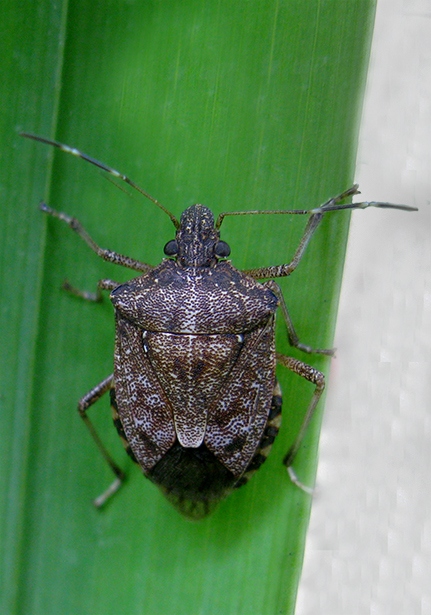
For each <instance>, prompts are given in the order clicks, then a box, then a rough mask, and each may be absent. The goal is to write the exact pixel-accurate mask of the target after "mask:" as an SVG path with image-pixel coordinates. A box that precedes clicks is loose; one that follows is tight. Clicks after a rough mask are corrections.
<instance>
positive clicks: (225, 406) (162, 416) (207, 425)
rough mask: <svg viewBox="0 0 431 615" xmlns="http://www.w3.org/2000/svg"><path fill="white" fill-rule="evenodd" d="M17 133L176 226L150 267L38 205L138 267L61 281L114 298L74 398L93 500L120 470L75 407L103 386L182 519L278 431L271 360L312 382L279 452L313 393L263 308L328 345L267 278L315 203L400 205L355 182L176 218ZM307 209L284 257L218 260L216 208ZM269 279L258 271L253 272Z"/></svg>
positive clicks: (223, 256) (104, 254) (336, 207)
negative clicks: (277, 205)
mask: <svg viewBox="0 0 431 615" xmlns="http://www.w3.org/2000/svg"><path fill="white" fill-rule="evenodd" d="M23 136H25V137H29V138H31V139H34V140H36V141H41V142H43V143H46V144H48V145H53V146H55V147H57V148H59V149H61V150H62V151H65V152H68V153H71V154H73V155H75V156H78V157H80V158H83V159H84V160H87V161H88V162H90V163H92V164H94V165H96V166H98V167H99V168H101V169H102V170H104V171H106V172H107V173H109V174H110V175H111V176H114V177H115V178H117V179H121V180H123V181H125V182H126V183H127V184H129V185H130V186H132V187H133V188H134V189H136V190H138V191H139V192H140V193H141V194H143V195H144V196H146V197H147V198H148V199H149V200H151V201H152V202H153V203H154V204H155V205H157V206H158V207H159V208H160V209H162V210H163V211H164V212H165V213H166V214H167V215H168V216H169V217H170V219H171V221H172V222H173V224H174V226H175V229H176V235H175V239H173V240H171V241H169V242H168V243H167V244H166V245H165V248H164V252H165V255H166V258H165V259H164V260H163V261H162V263H161V264H160V265H158V266H156V267H154V266H152V265H148V264H146V263H142V262H140V261H137V260H134V259H132V258H129V257H126V256H123V255H121V254H117V253H116V252H112V251H110V250H105V249H102V248H100V247H99V246H98V245H97V244H96V243H95V242H94V241H93V240H92V239H91V237H90V236H89V235H88V234H87V232H86V231H85V230H84V228H83V227H82V226H81V224H80V223H79V222H78V221H77V220H76V219H75V218H72V217H70V216H68V215H66V214H64V213H62V212H58V211H56V210H54V209H52V208H51V207H49V206H48V205H46V204H45V203H42V204H41V206H40V208H41V209H42V211H43V212H45V213H47V214H49V215H51V216H54V217H56V218H59V219H60V220H63V221H64V222H66V223H67V224H68V225H69V226H70V227H71V228H72V229H73V230H74V231H75V232H76V233H77V234H78V235H79V236H80V237H81V238H82V239H83V240H84V241H85V242H86V243H87V245H88V246H89V247H90V248H91V249H92V250H93V251H94V252H95V253H96V254H97V255H98V256H100V257H101V258H103V259H104V260H106V261H109V262H111V263H116V264H118V265H122V266H124V267H129V268H130V269H134V270H136V271H139V272H140V275H139V276H138V277H135V278H133V279H132V280H130V281H129V282H127V283H125V284H119V283H117V282H114V281H113V280H106V279H105V280H100V281H99V284H98V290H97V294H96V295H92V294H91V293H83V292H81V291H78V290H76V289H74V288H73V287H71V286H70V285H67V289H68V290H69V291H71V292H73V293H75V294H77V295H80V296H82V297H84V298H86V299H95V300H97V299H99V298H100V292H101V290H109V291H111V294H110V299H111V301H112V303H113V305H114V308H115V317H116V341H115V352H114V373H113V374H111V375H110V376H108V377H107V378H106V379H105V380H103V382H101V383H100V384H98V385H97V386H96V387H95V388H94V389H92V390H91V391H90V392H89V393H87V395H85V396H84V397H83V398H82V399H81V400H80V402H79V405H78V410H79V413H80V415H81V417H82V418H83V420H84V422H85V424H86V425H87V427H88V429H89V430H90V433H91V435H92V437H93V438H94V440H95V442H96V444H97V446H98V447H99V449H100V451H101V453H102V455H103V457H104V458H105V460H106V461H107V463H108V464H109V466H110V468H111V469H112V471H113V472H114V474H115V476H116V479H115V480H114V482H113V483H112V485H111V486H110V487H109V488H108V489H107V490H106V491H105V492H104V493H103V494H102V495H101V496H99V497H98V498H97V499H96V501H95V504H96V506H101V505H103V504H104V503H105V502H106V500H107V499H108V498H109V496H110V495H112V494H113V493H114V492H115V491H116V490H117V489H118V488H119V486H120V485H121V482H122V480H123V478H124V475H123V472H122V470H121V469H120V468H119V467H118V466H117V465H116V463H115V462H114V461H113V460H112V458H111V456H110V454H109V453H108V451H107V450H106V448H105V446H104V444H103V443H102V442H101V440H100V438H99V436H98V434H97V432H96V431H95V429H94V427H93V424H92V423H91V421H90V419H89V417H88V415H87V410H88V408H89V407H90V406H91V405H92V404H94V403H95V402H96V401H97V400H98V399H99V398H100V397H101V396H102V395H103V394H104V393H107V392H108V391H109V392H110V396H111V405H112V409H113V417H114V423H115V426H116V428H117V430H118V433H119V435H120V436H121V438H122V440H123V443H124V445H125V447H126V450H127V452H128V453H129V454H130V456H131V457H132V459H133V460H134V461H135V462H136V463H137V464H139V465H140V467H141V469H142V471H143V473H144V474H145V476H147V477H148V478H149V479H150V480H151V481H152V482H154V483H155V484H157V485H158V487H160V489H161V490H162V491H163V493H164V494H165V496H166V497H167V498H168V500H170V501H171V502H172V503H173V504H174V505H175V506H176V507H177V508H178V509H179V511H180V512H181V513H183V514H185V515H186V516H188V517H190V518H194V519H199V518H202V517H204V516H206V515H207V514H209V513H210V512H211V511H212V510H213V509H214V507H215V506H216V505H217V503H218V502H219V501H220V500H221V499H222V498H224V497H225V496H227V495H228V494H229V493H230V492H231V491H232V490H233V489H236V488H238V487H240V486H241V485H243V484H245V483H246V482H247V481H248V480H249V478H250V476H251V475H252V474H253V473H254V472H255V471H256V470H257V469H258V468H259V467H260V466H261V464H262V463H263V462H264V461H265V459H266V457H267V455H268V453H269V451H270V449H271V446H272V444H273V442H274V439H275V437H276V435H277V433H278V429H279V426H280V419H281V392H280V389H279V386H278V383H277V379H276V375H275V368H276V363H277V362H278V363H280V364H282V365H284V366H285V367H287V368H288V369H289V370H291V371H293V372H294V373H296V374H298V375H299V376H301V377H303V378H305V379H306V380H308V381H309V382H311V383H312V384H314V386H315V391H314V394H313V396H312V398H311V401H310V403H309V406H308V409H307V412H306V415H305V419H304V421H303V425H302V427H301V429H300V433H299V434H298V436H297V438H296V441H295V442H294V444H293V445H292V447H291V448H290V450H289V451H288V453H287V454H286V456H285V457H284V460H283V463H284V464H285V466H286V467H287V469H288V471H289V474H290V476H291V479H292V480H293V481H294V482H295V483H297V484H298V485H299V486H302V487H303V488H304V489H306V488H305V487H304V486H303V485H301V483H300V482H299V481H298V479H297V478H296V476H295V473H294V472H293V469H292V462H293V460H294V458H295V455H296V453H297V451H298V448H299V446H300V444H301V441H302V438H303V435H304V432H305V430H306V428H307V425H308V423H309V421H310V419H311V417H312V415H313V412H314V410H315V408H316V405H317V403H318V401H319V398H320V396H321V395H322V392H323V389H324V386H325V379H324V376H323V374H322V373H321V372H320V371H318V370H316V369H314V368H313V367H311V366H310V365H307V364H306V363H304V362H302V361H299V360H297V359H294V358H291V357H288V356H284V355H281V354H279V353H277V352H276V348H275V335H274V332H275V329H274V326H275V313H276V311H277V309H278V308H280V310H281V313H282V316H283V318H284V321H285V324H286V328H287V335H288V339H289V343H290V344H291V346H294V347H296V348H298V349H300V350H302V351H304V352H307V353H320V354H326V355H332V354H333V351H332V350H324V349H313V348H311V347H310V346H307V345H305V344H302V343H300V341H299V339H298V336H297V335H296V333H295V330H294V327H293V324H292V321H291V318H290V316H289V313H288V310H287V306H286V304H285V302H284V299H283V295H282V293H281V291H280V289H279V287H278V286H277V284H276V283H275V282H274V281H273V279H272V278H278V277H284V276H288V275H290V274H291V273H292V272H293V271H294V270H295V269H296V267H297V266H298V264H299V262H300V260H301V257H302V255H303V253H304V251H305V249H306V247H307V245H308V243H309V241H310V239H311V237H312V235H313V233H314V232H315V230H316V229H317V227H318V226H319V224H320V222H321V220H322V219H323V217H324V215H326V213H328V212H331V211H340V210H343V209H359V208H361V209H363V208H366V207H369V206H374V207H388V208H394V209H403V210H405V211H412V210H413V209H414V208H412V207H407V206H404V205H392V204H389V203H377V202H371V203H368V202H364V203H354V204H343V201H344V200H345V199H347V198H349V197H351V196H353V195H356V194H358V186H357V185H355V186H353V187H352V188H350V189H349V190H346V191H345V192H343V193H341V194H340V195H338V196H336V197H334V198H332V199H329V200H328V201H327V202H326V203H324V204H323V205H321V206H320V207H317V208H315V209H312V210H311V211H306V210H282V211H245V212H228V213H223V214H220V215H219V217H218V218H217V220H216V221H214V216H213V214H212V212H211V210H210V209H208V208H207V207H205V206H203V205H192V206H191V207H188V208H187V209H186V210H185V211H184V212H183V214H182V216H181V219H180V220H179V221H178V220H177V219H176V218H175V216H174V215H173V214H171V213H170V212H169V211H168V210H167V209H166V208H165V207H164V206H163V205H161V203H159V202H158V201H157V200H156V199H154V198H153V197H152V196H150V195H149V194H147V193H146V192H145V191H144V190H142V189H141V188H139V186H137V185H136V184H135V183H134V182H133V181H132V180H130V179H129V178H128V177H126V176H125V175H122V174H121V173H119V172H118V171H116V170H114V169H112V168H110V167H107V166H106V165H104V164H103V163H101V162H99V161H97V160H95V159H93V158H90V157H89V156H87V155H86V154H83V153H82V152H80V151H78V150H76V149H72V148H70V147H68V146H66V145H63V144H61V143H58V142H56V141H50V140H48V139H44V138H41V137H37V136H34V135H30V134H26V133H23ZM244 214H301V215H308V216H309V219H308V223H307V225H306V228H305V231H304V234H303V237H302V239H301V241H300V243H299V246H298V248H297V249H296V252H295V253H294V256H293V258H292V260H291V261H290V262H289V263H287V264H284V265H279V266H273V267H263V268H258V269H253V270H249V271H239V270H237V269H235V267H233V265H232V264H231V262H230V261H229V260H227V257H228V256H229V254H230V248H229V246H228V244H227V243H225V242H224V241H222V240H221V239H220V226H221V223H222V221H223V219H224V217H225V216H227V215H244ZM261 279H269V281H267V282H264V283H260V282H258V281H257V280H261Z"/></svg>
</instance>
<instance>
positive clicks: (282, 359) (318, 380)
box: [277, 353, 325, 494]
mask: <svg viewBox="0 0 431 615" xmlns="http://www.w3.org/2000/svg"><path fill="white" fill-rule="evenodd" d="M277 361H278V362H279V363H281V364H282V365H284V366H285V367H287V369H290V370H291V371H292V372H294V373H295V374H298V376H301V378H305V379H306V380H308V381H309V382H312V383H313V384H314V385H315V387H316V388H315V390H314V393H313V397H312V398H311V401H310V403H309V405H308V408H307V412H306V413H305V417H304V420H303V422H302V425H301V428H300V430H299V433H298V435H297V436H296V440H295V442H294V443H293V444H292V446H291V447H290V449H289V450H288V452H287V454H286V455H285V457H284V459H283V464H284V465H285V466H286V468H287V471H288V473H289V476H290V480H291V481H292V482H293V483H295V485H297V486H298V487H300V488H301V489H302V490H303V491H305V492H306V493H310V494H312V492H313V490H312V489H310V487H307V486H306V485H303V484H302V483H301V482H300V480H299V479H298V477H297V476H296V474H295V471H294V469H293V468H292V464H293V461H294V459H295V457H296V454H297V452H298V450H299V447H300V446H301V442H302V440H303V438H304V435H305V432H306V430H307V427H308V425H309V423H310V421H311V419H312V417H313V414H314V411H315V409H316V406H317V404H318V402H319V399H320V397H321V395H322V393H323V391H324V389H325V376H324V375H323V374H322V372H319V371H318V370H317V369H315V368H314V367H311V365H307V364H306V363H304V362H303V361H299V360H298V359H294V358H292V357H286V356H284V355H282V354H278V353H277Z"/></svg>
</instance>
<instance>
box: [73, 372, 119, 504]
mask: <svg viewBox="0 0 431 615" xmlns="http://www.w3.org/2000/svg"><path fill="white" fill-rule="evenodd" d="M113 386H114V376H113V374H111V375H110V376H108V377H107V378H105V380H102V382H100V383H99V384H98V385H96V386H95V387H94V388H93V389H91V391H89V392H88V393H87V394H86V395H84V397H82V398H81V399H80V400H79V403H78V412H79V415H80V416H81V418H82V420H83V421H84V423H85V424H86V426H87V428H88V430H89V432H90V433H91V436H92V438H93V440H94V441H95V443H96V444H97V447H98V449H99V451H100V452H101V453H102V455H103V458H104V459H105V461H106V463H107V464H108V465H109V467H110V468H111V470H112V471H113V473H114V474H115V476H116V478H115V480H114V481H113V482H112V484H111V485H110V486H109V487H108V488H107V489H106V491H104V492H103V493H102V494H101V495H99V497H97V498H96V499H95V500H94V502H93V503H94V505H95V506H96V507H97V508H100V507H101V506H103V505H104V504H105V502H106V501H107V500H108V499H109V498H110V497H111V496H112V495H113V494H114V493H115V492H116V491H118V489H119V488H120V487H121V484H122V482H123V480H124V472H123V471H122V470H121V469H120V468H119V467H118V466H117V464H116V463H115V461H114V460H113V459H112V457H111V455H110V454H109V453H108V451H107V450H106V448H105V445H104V444H103V442H102V441H101V439H100V438H99V434H98V433H97V431H96V430H95V428H94V425H93V423H92V422H91V421H90V419H89V418H88V416H87V410H88V408H89V407H90V406H92V405H93V404H94V403H96V401H97V400H98V399H100V398H101V397H102V395H104V394H105V393H107V392H108V391H109V390H110V389H112V388H113Z"/></svg>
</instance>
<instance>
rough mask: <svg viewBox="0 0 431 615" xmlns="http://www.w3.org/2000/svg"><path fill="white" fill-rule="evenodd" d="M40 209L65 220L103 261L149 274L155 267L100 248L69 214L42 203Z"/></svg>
mask: <svg viewBox="0 0 431 615" xmlns="http://www.w3.org/2000/svg"><path fill="white" fill-rule="evenodd" d="M39 208H40V209H41V211H43V212H44V213H46V214H48V215H50V216H53V217H54V218H58V219H59V220H63V222H65V223H66V224H68V225H69V226H70V228H71V229H72V230H73V231H75V233H77V234H78V235H79V236H80V237H81V239H83V240H84V241H85V243H86V244H87V245H88V246H89V247H90V248H91V249H92V250H93V252H95V253H96V254H97V256H100V258H103V260H105V261H108V262H109V263H114V264H115V265H121V266H122V267H128V268H129V269H134V270H135V271H142V272H143V273H147V272H148V271H151V269H153V267H152V266H151V265H147V264H146V263H141V262H140V261H137V260H135V259H134V258H129V257H128V256H124V255H123V254H118V253H117V252H113V251H112V250H106V249H104V248H100V247H99V246H98V245H97V243H96V242H95V241H93V239H92V238H91V237H90V235H89V234H88V233H87V231H86V230H85V229H84V227H83V226H82V224H81V223H80V222H79V221H78V220H77V219H76V218H72V216H68V215H67V214H65V213H63V212H61V211H57V210H55V209H52V207H49V205H47V204H46V203H43V202H42V203H41V204H40V205H39Z"/></svg>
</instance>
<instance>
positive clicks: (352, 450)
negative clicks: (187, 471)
mask: <svg viewBox="0 0 431 615" xmlns="http://www.w3.org/2000/svg"><path fill="white" fill-rule="evenodd" d="M430 94H431V0H404V1H403V0H380V1H379V2H378V7H377V17H376V23H375V30H374V38H373V48H372V57H371V66H370V71H369V75H368V85H367V93H366V100H365V107H364V114H363V120H362V124H361V136H360V146H359V154H358V161H357V170H356V181H358V182H359V184H360V188H361V191H362V197H363V200H382V201H390V202H393V203H405V204H408V205H413V206H416V207H418V208H419V210H420V211H419V212H418V213H404V212H396V211H395V212H394V211H390V210H373V209H367V210H365V211H357V212H353V214H352V226H351V234H350V238H349V247H348V256H347V261H346V268H345V275H344V282H343V289H342V297H341V305H340V312H339V320H338V325H337V332H336V339H335V346H336V348H337V358H336V359H335V360H334V361H333V363H332V368H331V378H330V385H329V391H328V396H327V402H326V413H325V419H324V424H323V430H322V437H321V445H320V462H319V472H318V477H317V492H316V494H315V496H314V503H313V511H312V517H311V524H310V529H309V534H308V541H307V549H306V556H305V562H304V570H303V576H302V582H301V586H300V593H299V597H298V604H297V610H296V613H297V615H311V614H312V615H368V614H370V615H388V614H390V615H392V614H395V615H428V614H431V369H430V368H431V365H430V364H431V350H430V348H431V222H430V208H431V204H430V198H431V190H430V184H431V96H430ZM362 197H361V198H362Z"/></svg>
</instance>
